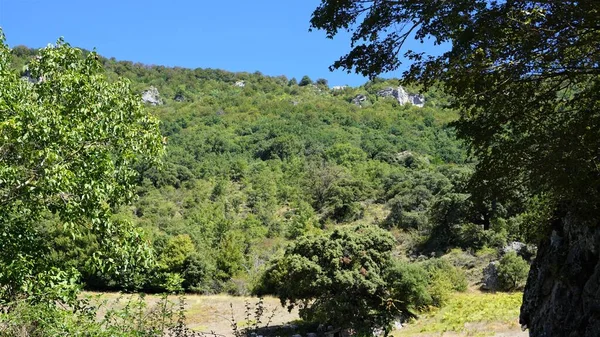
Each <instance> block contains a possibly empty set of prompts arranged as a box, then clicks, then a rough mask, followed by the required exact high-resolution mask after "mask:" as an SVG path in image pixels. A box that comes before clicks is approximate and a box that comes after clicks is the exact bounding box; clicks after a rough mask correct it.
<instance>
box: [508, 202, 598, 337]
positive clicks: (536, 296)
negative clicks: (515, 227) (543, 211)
mask: <svg viewBox="0 0 600 337" xmlns="http://www.w3.org/2000/svg"><path fill="white" fill-rule="evenodd" d="M598 224H600V221H595V222H590V221H589V220H587V221H581V219H578V218H577V217H576V216H574V214H573V213H570V212H568V213H566V215H564V216H562V217H560V219H559V220H557V221H555V223H554V224H553V230H552V233H551V235H550V236H549V237H548V238H547V239H546V240H544V242H542V243H541V244H540V246H539V248H538V255H537V257H536V259H535V261H534V262H533V264H532V266H531V271H530V272H529V277H528V279H527V285H526V287H525V293H524V295H523V305H522V307H521V316H520V322H521V324H522V325H523V326H526V327H527V328H528V329H529V331H530V336H532V337H541V336H544V337H545V336H548V337H550V336H569V337H571V336H581V337H584V336H586V337H587V336H589V337H592V336H594V337H596V336H600V260H599V257H600V253H599V252H600V227H599V226H598Z"/></svg>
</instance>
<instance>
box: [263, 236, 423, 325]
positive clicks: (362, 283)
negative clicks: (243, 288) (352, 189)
mask: <svg viewBox="0 0 600 337" xmlns="http://www.w3.org/2000/svg"><path fill="white" fill-rule="evenodd" d="M393 247H394V239H393V237H392V236H391V235H390V234H389V233H388V232H386V231H385V230H382V229H380V228H378V227H374V226H364V225H363V226H353V227H347V228H340V229H336V230H334V231H333V232H331V233H329V234H327V235H320V236H309V237H302V238H299V239H298V240H297V241H296V242H295V243H294V244H292V245H291V246H289V247H288V248H287V250H286V252H285V255H284V256H283V257H282V258H279V259H276V260H274V261H273V263H272V264H271V265H270V266H269V268H267V270H266V271H265V273H264V274H263V280H262V282H261V283H262V288H260V289H259V291H258V293H259V294H262V293H271V294H275V295H277V296H278V297H279V298H280V299H281V303H282V304H283V305H287V306H288V308H289V309H292V308H294V307H296V306H298V307H299V308H300V316H301V317H302V318H303V319H306V320H309V321H316V322H321V323H327V324H333V325H334V326H336V327H341V328H351V329H354V330H355V331H356V332H357V333H358V334H359V335H370V334H371V333H372V332H373V331H374V329H376V328H384V329H388V330H389V328H390V327H391V324H392V322H393V320H394V319H397V318H399V317H411V316H413V315H414V312H415V309H416V308H417V307H418V306H419V305H425V304H427V303H428V301H431V298H430V297H429V294H428V293H427V291H426V286H427V283H428V280H427V275H426V274H425V273H424V272H419V270H416V269H410V268H408V269H407V268H406V267H404V266H399V265H396V264H395V263H394V262H393V260H392V256H391V251H392V248H393Z"/></svg>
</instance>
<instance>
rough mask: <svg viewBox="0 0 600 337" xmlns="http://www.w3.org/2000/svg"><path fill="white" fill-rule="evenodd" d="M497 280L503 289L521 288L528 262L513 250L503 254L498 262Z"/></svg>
mask: <svg viewBox="0 0 600 337" xmlns="http://www.w3.org/2000/svg"><path fill="white" fill-rule="evenodd" d="M497 270H498V281H499V283H500V287H501V289H503V290H507V291H514V290H519V289H523V287H524V286H525V282H526V281H527V275H528V274H529V264H528V263H527V261H525V260H524V259H523V258H522V257H520V256H519V255H517V253H515V252H509V253H507V254H505V255H504V256H503V257H502V258H501V259H500V262H499V263H498V267H497Z"/></svg>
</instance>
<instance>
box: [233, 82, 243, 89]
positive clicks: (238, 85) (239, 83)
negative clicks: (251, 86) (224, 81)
mask: <svg viewBox="0 0 600 337" xmlns="http://www.w3.org/2000/svg"><path fill="white" fill-rule="evenodd" d="M234 85H235V86H236V87H240V88H243V87H245V86H246V81H237V82H235V84H234Z"/></svg>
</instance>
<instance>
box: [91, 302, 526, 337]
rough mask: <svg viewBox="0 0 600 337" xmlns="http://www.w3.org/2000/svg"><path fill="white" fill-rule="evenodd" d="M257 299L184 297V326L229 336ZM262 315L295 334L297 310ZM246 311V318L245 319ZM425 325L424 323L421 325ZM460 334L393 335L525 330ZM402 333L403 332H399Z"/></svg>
mask: <svg viewBox="0 0 600 337" xmlns="http://www.w3.org/2000/svg"><path fill="white" fill-rule="evenodd" d="M86 294H87V295H91V296H100V297H101V298H102V299H103V300H106V301H107V303H109V306H116V305H118V304H117V299H118V303H121V304H123V303H126V302H127V300H128V298H130V296H135V295H120V294H117V293H103V294H99V293H86ZM159 299H160V297H159V296H155V295H148V296H146V297H145V300H146V302H147V303H148V305H149V307H151V306H152V305H153V304H156V303H158V301H159ZM169 299H170V300H171V301H173V302H174V303H175V305H176V303H177V302H178V298H177V297H176V296H173V297H170V298H169ZM258 301H259V299H258V298H255V297H235V296H228V295H210V296H200V295H186V296H185V314H186V318H187V325H188V326H189V327H190V328H191V329H193V330H195V331H201V332H206V333H210V332H213V333H215V334H218V335H222V336H233V329H232V321H235V322H237V324H238V326H239V327H240V328H244V327H247V326H248V325H252V324H254V311H255V309H256V303H258ZM263 301H264V302H263V303H264V305H263V307H264V313H263V315H262V319H261V324H260V325H261V326H264V325H266V324H267V322H268V323H269V326H271V327H272V326H279V327H283V328H284V329H283V331H289V335H292V334H295V333H297V331H295V330H294V327H295V326H296V325H297V324H298V322H300V319H299V317H298V312H297V310H293V311H292V312H288V310H287V309H286V308H284V307H282V306H281V304H280V302H279V300H278V299H276V298H273V297H267V298H264V299H263ZM247 308H248V309H247ZM247 312H250V315H249V316H247ZM422 323H425V324H427V323H426V322H422ZM465 326H466V329H465V331H464V332H453V331H448V332H436V333H431V332H429V333H419V332H418V331H415V330H414V329H410V328H408V327H407V329H401V330H397V331H394V332H393V335H394V336H398V337H401V336H410V337H434V336H435V337H439V336H444V337H462V336H477V337H480V336H496V337H526V336H528V335H529V334H528V332H527V331H521V330H520V329H519V327H518V326H515V325H512V326H507V325H505V324H495V323H493V322H491V323H486V324H483V323H466V324H465ZM403 330H404V331H403Z"/></svg>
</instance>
